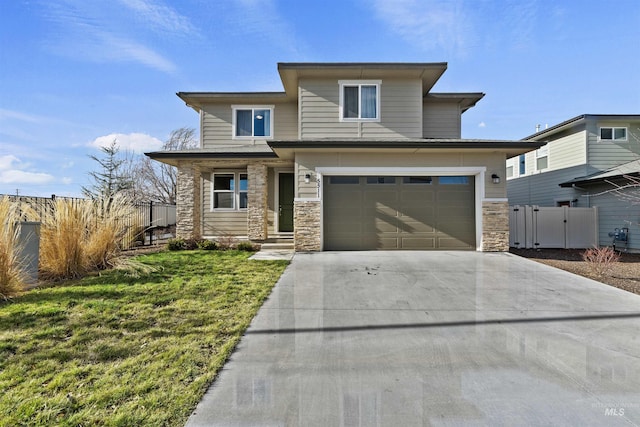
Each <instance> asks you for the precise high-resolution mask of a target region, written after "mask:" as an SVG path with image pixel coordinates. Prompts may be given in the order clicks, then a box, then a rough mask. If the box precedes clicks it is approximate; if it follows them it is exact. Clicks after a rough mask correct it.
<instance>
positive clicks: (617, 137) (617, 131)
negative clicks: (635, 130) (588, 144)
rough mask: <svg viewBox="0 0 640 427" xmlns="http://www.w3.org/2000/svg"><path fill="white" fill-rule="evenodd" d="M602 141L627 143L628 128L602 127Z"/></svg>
mask: <svg viewBox="0 0 640 427" xmlns="http://www.w3.org/2000/svg"><path fill="white" fill-rule="evenodd" d="M600 140H601V141H626V140H627V128H622V127H620V128H615V127H602V128H600Z"/></svg>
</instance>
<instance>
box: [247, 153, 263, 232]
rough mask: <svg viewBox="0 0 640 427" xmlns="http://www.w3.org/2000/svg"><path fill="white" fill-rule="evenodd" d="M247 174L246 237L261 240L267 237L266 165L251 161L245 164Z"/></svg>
mask: <svg viewBox="0 0 640 427" xmlns="http://www.w3.org/2000/svg"><path fill="white" fill-rule="evenodd" d="M247 175H248V176H247V179H248V180H249V182H248V186H249V188H248V189H247V190H248V191H247V198H248V201H247V237H248V238H249V240H251V241H263V240H266V239H267V237H268V228H267V215H268V205H267V166H266V165H265V164H263V163H251V164H249V165H247Z"/></svg>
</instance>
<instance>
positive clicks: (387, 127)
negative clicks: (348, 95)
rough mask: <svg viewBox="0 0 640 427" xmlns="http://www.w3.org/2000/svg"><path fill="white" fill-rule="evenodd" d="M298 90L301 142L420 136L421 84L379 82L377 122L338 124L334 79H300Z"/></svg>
mask: <svg viewBox="0 0 640 427" xmlns="http://www.w3.org/2000/svg"><path fill="white" fill-rule="evenodd" d="M299 86H300V89H299V99H300V137H301V138H302V139H314V138H397V137H405V138H419V137H421V136H422V98H421V89H422V83H421V82H420V80H417V79H416V80H395V79H383V80H382V83H381V85H380V121H379V122H341V121H340V115H339V114H340V111H339V106H340V85H339V84H338V80H337V79H321V80H320V79H300V81H299Z"/></svg>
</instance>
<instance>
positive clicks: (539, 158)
mask: <svg viewBox="0 0 640 427" xmlns="http://www.w3.org/2000/svg"><path fill="white" fill-rule="evenodd" d="M548 167H549V146H548V145H544V146H542V147H540V148H538V149H537V150H536V170H539V171H541V170H544V169H547V168H548Z"/></svg>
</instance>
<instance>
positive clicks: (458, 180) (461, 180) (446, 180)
mask: <svg viewBox="0 0 640 427" xmlns="http://www.w3.org/2000/svg"><path fill="white" fill-rule="evenodd" d="M440 184H441V185H468V184H469V177H468V176H441V177H440Z"/></svg>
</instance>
